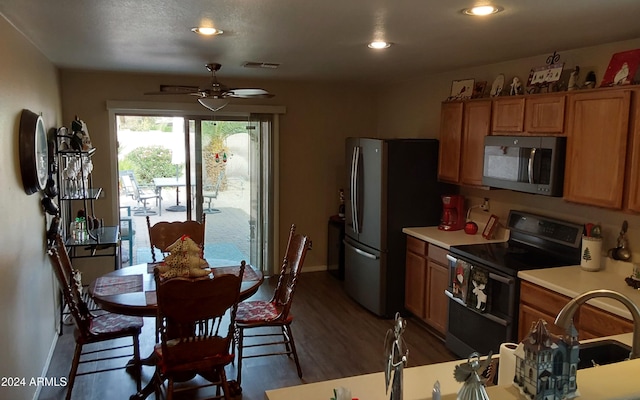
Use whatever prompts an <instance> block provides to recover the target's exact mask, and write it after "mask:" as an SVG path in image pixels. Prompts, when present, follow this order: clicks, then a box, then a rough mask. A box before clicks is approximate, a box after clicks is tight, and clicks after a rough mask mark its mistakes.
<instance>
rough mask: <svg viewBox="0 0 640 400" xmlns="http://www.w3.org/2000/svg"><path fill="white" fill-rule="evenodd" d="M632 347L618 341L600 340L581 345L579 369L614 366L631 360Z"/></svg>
mask: <svg viewBox="0 0 640 400" xmlns="http://www.w3.org/2000/svg"><path fill="white" fill-rule="evenodd" d="M630 352H631V346H627V345H626V344H624V343H620V342H618V341H617V340H611V339H608V340H600V341H596V342H590V343H584V344H582V343H581V344H580V352H579V357H580V361H579V362H578V369H583V368H591V367H595V366H598V365H605V364H613V363H617V362H620V361H625V360H627V359H629V353H630Z"/></svg>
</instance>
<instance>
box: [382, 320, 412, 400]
mask: <svg viewBox="0 0 640 400" xmlns="http://www.w3.org/2000/svg"><path fill="white" fill-rule="evenodd" d="M406 326H407V322H406V321H405V320H404V319H403V318H402V317H401V316H400V313H396V318H395V324H394V327H393V329H389V330H388V331H387V334H386V335H385V338H384V354H385V361H386V367H385V370H384V378H385V388H386V391H387V393H389V383H390V381H391V379H392V378H391V375H392V372H393V382H391V397H389V399H390V400H402V371H403V370H404V367H406V366H407V357H408V356H409V349H408V348H407V346H406V344H405V342H404V339H403V338H402V334H403V333H404V329H405V328H406Z"/></svg>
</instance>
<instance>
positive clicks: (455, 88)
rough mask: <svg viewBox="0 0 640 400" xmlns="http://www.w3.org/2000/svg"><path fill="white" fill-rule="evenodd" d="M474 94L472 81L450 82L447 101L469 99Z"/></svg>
mask: <svg viewBox="0 0 640 400" xmlns="http://www.w3.org/2000/svg"><path fill="white" fill-rule="evenodd" d="M473 92H474V80H473V79H461V80H456V81H453V82H451V94H450V95H449V98H448V99H447V100H449V101H451V100H465V99H470V98H471V97H472V95H473Z"/></svg>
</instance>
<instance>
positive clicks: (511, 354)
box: [498, 343, 518, 386]
mask: <svg viewBox="0 0 640 400" xmlns="http://www.w3.org/2000/svg"><path fill="white" fill-rule="evenodd" d="M517 347H518V344H517V343H502V344H501V345H500V362H499V363H498V385H499V386H508V385H511V384H512V383H513V377H514V375H515V374H516V355H515V351H516V348H517Z"/></svg>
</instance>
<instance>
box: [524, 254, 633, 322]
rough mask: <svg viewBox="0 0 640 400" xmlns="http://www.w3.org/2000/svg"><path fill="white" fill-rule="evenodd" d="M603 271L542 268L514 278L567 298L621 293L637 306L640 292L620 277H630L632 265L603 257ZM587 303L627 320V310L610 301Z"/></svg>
mask: <svg viewBox="0 0 640 400" xmlns="http://www.w3.org/2000/svg"><path fill="white" fill-rule="evenodd" d="M601 265H603V266H604V268H603V269H601V270H600V271H597V272H589V271H584V270H583V269H582V268H580V266H579V265H572V266H567V267H558V268H546V269H538V270H532V271H520V272H519V273H518V277H519V278H520V279H522V280H524V281H528V282H531V283H534V284H536V285H540V286H542V287H544V288H547V289H549V290H552V291H554V292H557V293H560V294H562V295H565V296H568V297H576V296H577V295H579V294H581V293H584V292H587V291H589V290H595V289H609V290H614V291H616V292H619V293H621V294H624V295H625V296H627V297H629V298H630V299H631V300H632V301H633V302H634V303H635V304H636V305H638V306H640V291H638V290H636V289H634V288H632V287H631V286H629V285H627V283H626V282H625V281H624V278H625V277H627V276H630V275H631V272H632V270H633V265H632V264H631V263H630V262H622V261H614V260H611V259H609V258H603V259H602V264H601ZM588 304H591V305H593V306H594V307H598V308H600V309H603V310H605V311H608V312H610V313H613V314H616V315H619V316H621V317H623V318H627V319H631V314H630V313H629V311H628V310H627V308H626V307H625V306H624V305H622V303H619V302H618V301H616V300H613V299H605V298H596V299H592V300H590V301H589V302H588Z"/></svg>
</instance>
